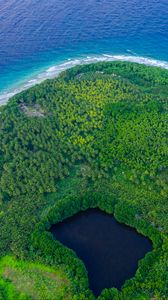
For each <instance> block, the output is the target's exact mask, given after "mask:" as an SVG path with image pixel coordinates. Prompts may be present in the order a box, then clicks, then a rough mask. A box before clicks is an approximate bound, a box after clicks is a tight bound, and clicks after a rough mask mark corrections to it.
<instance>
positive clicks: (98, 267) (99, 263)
mask: <svg viewBox="0 0 168 300" xmlns="http://www.w3.org/2000/svg"><path fill="white" fill-rule="evenodd" d="M51 232H52V233H53V235H54V237H55V238H56V239H58V240H59V241H61V243H63V244H64V245H65V246H67V247H69V248H71V249H73V250H74V251H75V252H76V254H77V255H78V256H79V258H80V259H82V260H83V262H84V264H85V266H86V268H87V270H88V276H89V282H90V288H91V290H92V291H93V292H94V294H95V295H96V296H98V295H99V294H100V293H101V291H102V290H103V289H104V288H110V287H116V288H120V287H121V286H122V285H123V283H124V282H125V280H126V279H129V278H131V277H133V276H134V274H135V272H136V270H137V267H138V260H139V259H141V258H143V257H144V256H145V254H146V253H147V252H149V251H151V249H152V243H151V242H150V241H149V239H147V238H145V237H144V236H142V235H140V234H138V233H137V232H136V231H135V230H134V229H132V228H130V227H128V226H126V225H123V224H120V223H118V222H117V221H116V220H115V218H114V217H113V216H112V215H109V214H106V213H104V212H102V211H101V210H99V209H89V210H87V211H85V212H80V213H78V214H77V215H75V216H73V217H71V218H68V219H66V220H65V221H63V222H62V223H58V224H55V225H53V226H52V227H51Z"/></svg>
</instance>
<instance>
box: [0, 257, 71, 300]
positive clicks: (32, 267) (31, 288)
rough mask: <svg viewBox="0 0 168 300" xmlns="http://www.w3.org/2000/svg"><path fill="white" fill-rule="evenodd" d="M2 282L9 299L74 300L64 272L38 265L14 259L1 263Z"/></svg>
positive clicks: (3, 260)
mask: <svg viewBox="0 0 168 300" xmlns="http://www.w3.org/2000/svg"><path fill="white" fill-rule="evenodd" d="M0 265H1V270H0V274H1V276H2V277H3V278H4V279H6V280H8V281H5V280H4V281H1V284H2V285H4V287H5V290H6V298H7V299H8V298H9V299H26V300H27V299H39V300H42V299H44V300H47V299H48V300H50V299H58V300H59V299H60V300H61V299H67V300H68V299H72V294H71V292H72V291H71V286H70V283H69V280H68V278H66V276H65V274H64V273H63V272H62V271H58V270H54V268H49V267H46V266H44V265H42V264H39V263H38V264H37V263H28V262H27V263H25V262H23V261H17V260H15V259H13V258H12V257H10V256H9V257H5V258H4V259H2V261H1V264H0Z"/></svg>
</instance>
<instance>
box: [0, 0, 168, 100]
mask: <svg viewBox="0 0 168 300" xmlns="http://www.w3.org/2000/svg"><path fill="white" fill-rule="evenodd" d="M109 60H128V61H135V62H139V63H145V64H148V65H155V66H160V67H163V68H167V69H168V0H150V1H149V0H143V1H139V0H87V1H79V0H48V1H46V0H0V104H3V103H5V102H6V101H7V100H8V99H9V98H10V97H11V96H12V95H14V94H16V93H17V92H19V91H21V90H23V89H26V88H28V87H30V86H32V85H34V84H36V83H38V82H41V81H42V80H44V79H46V78H52V77H54V76H56V75H57V74H59V73H60V72H61V71H62V70H64V69H67V68H69V67H71V66H74V65H76V64H83V63H90V62H96V61H109Z"/></svg>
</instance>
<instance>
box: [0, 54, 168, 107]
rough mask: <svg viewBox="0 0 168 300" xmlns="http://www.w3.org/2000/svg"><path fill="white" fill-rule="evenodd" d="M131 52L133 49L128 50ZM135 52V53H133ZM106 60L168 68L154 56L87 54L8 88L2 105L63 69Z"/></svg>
mask: <svg viewBox="0 0 168 300" xmlns="http://www.w3.org/2000/svg"><path fill="white" fill-rule="evenodd" d="M127 51H128V52H130V53H131V50H129V49H128V50H127ZM131 54H133V53H131ZM106 61H130V62H135V63H139V64H145V65H148V66H155V67H160V68H164V69H167V70H168V62H167V61H160V60H156V59H152V58H147V57H141V56H134V55H109V54H102V55H97V56H91V55H90V56H86V57H85V58H77V59H70V58H69V59H67V60H66V61H65V62H64V63H60V64H57V65H54V66H52V67H49V68H48V69H46V70H44V71H43V72H41V73H39V74H38V75H36V76H35V77H34V78H30V79H29V80H27V81H25V82H23V83H22V84H20V85H19V86H18V87H16V88H13V89H11V90H7V91H5V92H3V93H1V94H0V105H4V104H6V103H7V101H8V100H9V99H10V98H11V97H12V96H14V95H16V94H18V93H20V92H21V91H24V90H26V89H28V88H30V87H32V86H34V85H36V84H38V83H41V82H42V81H44V80H45V79H51V78H54V77H56V76H58V75H59V74H60V73H61V72H62V71H64V70H67V69H70V68H72V67H74V66H77V65H82V64H89V63H96V62H106Z"/></svg>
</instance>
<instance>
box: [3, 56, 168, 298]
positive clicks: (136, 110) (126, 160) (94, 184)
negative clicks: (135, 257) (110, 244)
mask: <svg viewBox="0 0 168 300" xmlns="http://www.w3.org/2000/svg"><path fill="white" fill-rule="evenodd" d="M167 195H168V71H167V70H164V69H160V68H154V67H147V66H144V65H139V64H134V63H126V62H109V63H96V64H90V65H83V66H77V67H75V68H72V69H70V70H68V71H65V72H63V73H62V74H61V75H60V76H59V77H58V78H55V79H52V80H46V81H45V82H43V83H42V84H40V85H37V86H35V87H33V88H31V89H29V90H27V91H24V92H22V93H20V94H18V95H16V96H14V97H13V98H11V99H10V101H9V102H8V104H7V105H6V106H3V107H1V108H0V228H1V230H0V257H1V258H0V300H1V299H2V300H16V299H18V300H30V299H31V300H36V299H39V300H41V299H46V300H47V299H48V300H50V299H51V300H63V299H67V300H71V299H72V300H86V299H87V300H93V299H95V296H94V295H93V293H92V292H91V291H90V290H89V281H88V276H87V270H86V268H85V266H84V264H83V263H82V261H80V260H79V259H78V257H77V256H76V254H75V253H74V252H73V251H72V250H70V249H68V248H66V247H64V246H63V245H62V244H61V243H60V242H58V241H56V240H54V238H53V236H52V234H51V233H50V232H49V229H50V227H51V225H52V224H55V223H57V222H60V221H62V220H63V219H65V218H67V217H69V216H72V215H74V214H75V213H77V212H78V211H80V210H86V209H87V208H89V207H99V208H100V209H102V210H103V211H106V212H107V213H113V214H114V216H115V218H116V219H117V220H118V221H119V222H121V223H125V224H127V225H130V226H132V227H134V228H136V230H137V231H138V232H140V233H142V234H143V235H145V236H147V237H149V238H150V239H151V240H152V242H153V251H152V252H150V253H148V254H147V255H146V256H145V258H144V259H143V260H141V261H140V263H139V267H138V270H137V272H136V274H135V276H134V277H133V278H132V279H130V280H127V281H126V282H125V284H124V285H123V287H122V289H121V291H118V290H117V289H116V288H114V287H112V288H111V289H105V290H103V291H102V293H101V295H100V296H99V297H98V300H150V299H153V300H166V299H168V235H167V234H168V201H167Z"/></svg>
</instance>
